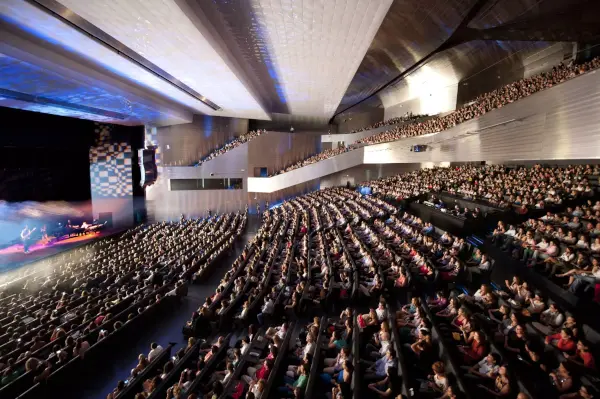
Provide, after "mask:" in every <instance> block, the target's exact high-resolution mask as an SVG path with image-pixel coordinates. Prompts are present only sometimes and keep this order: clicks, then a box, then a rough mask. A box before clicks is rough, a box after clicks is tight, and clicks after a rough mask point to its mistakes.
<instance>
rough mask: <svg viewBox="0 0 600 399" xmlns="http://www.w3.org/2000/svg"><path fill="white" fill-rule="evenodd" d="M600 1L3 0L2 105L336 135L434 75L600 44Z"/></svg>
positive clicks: (468, 72) (464, 74) (461, 76)
mask: <svg viewBox="0 0 600 399" xmlns="http://www.w3.org/2000/svg"><path fill="white" fill-rule="evenodd" d="M598 3H600V2H597V1H594V0H219V1H208V0H102V1H90V0H58V1H56V0H3V1H1V2H0V72H1V75H0V106H11V107H15V108H23V109H29V110H34V111H40V112H49V113H55V114H60V115H66V116H74V117H79V118H85V119H93V120H98V121H104V122H113V123H120V124H132V125H133V124H151V125H157V126H160V125H169V124H178V123H186V122H190V121H191V120H192V118H193V115H194V114H204V115H212V116H225V117H238V118H247V119H258V120H267V121H268V120H272V119H277V120H281V119H282V118H283V119H285V120H287V119H288V117H285V115H288V116H289V120H290V123H292V122H293V121H294V118H297V119H298V120H299V121H300V120H302V121H305V120H308V119H310V120H311V121H314V122H315V123H317V124H318V123H322V124H326V123H327V122H328V121H329V120H330V118H331V117H332V116H334V115H336V114H340V113H343V112H354V111H355V110H357V109H362V108H363V107H364V106H389V105H390V104H393V103H397V102H398V101H401V100H402V98H401V97H402V96H401V95H398V94H397V93H398V89H399V88H401V87H403V85H407V84H408V83H409V82H410V81H411V80H413V81H420V80H423V79H426V73H427V71H431V70H435V71H437V72H438V73H440V74H443V75H444V76H446V77H448V79H449V80H452V81H457V82H458V81H462V80H465V79H469V78H470V77H472V76H474V75H477V74H478V73H480V72H481V71H484V70H487V69H488V68H490V67H492V66H494V65H505V64H507V65H508V64H510V63H513V64H519V63H521V62H522V60H523V59H524V58H526V57H528V56H530V55H531V54H534V53H535V52H539V51H540V50H543V49H544V48H547V47H548V46H550V45H551V44H552V43H553V42H556V41H563V40H564V41H575V40H578V41H579V40H581V41H585V42H593V41H594V40H596V39H597V38H600V28H599V27H598V26H599V24H596V23H595V21H593V16H594V15H598V14H597V13H594V11H595V8H594V7H598V6H597V4H598ZM590 19H591V20H590ZM576 21H577V22H576ZM506 60H510V62H507V61H506ZM357 105H360V106H359V107H357ZM307 118H308V119H307Z"/></svg>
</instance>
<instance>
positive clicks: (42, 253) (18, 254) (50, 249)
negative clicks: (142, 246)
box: [0, 230, 114, 273]
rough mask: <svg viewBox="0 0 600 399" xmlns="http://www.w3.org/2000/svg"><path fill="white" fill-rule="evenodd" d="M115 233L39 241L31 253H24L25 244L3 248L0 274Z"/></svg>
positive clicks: (31, 249)
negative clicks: (47, 241)
mask: <svg viewBox="0 0 600 399" xmlns="http://www.w3.org/2000/svg"><path fill="white" fill-rule="evenodd" d="M113 233H114V231H107V230H102V231H100V232H95V233H88V234H85V235H78V236H73V237H69V238H63V239H60V240H56V241H53V242H50V243H48V244H44V243H43V242H42V241H38V242H36V243H35V244H32V245H31V246H30V247H29V253H24V252H23V244H15V245H11V246H10V247H6V248H2V249H0V273H2V272H6V271H9V270H13V269H15V268H17V267H20V266H22V265H24V264H27V263H31V262H35V261H37V260H39V259H42V258H46V257H48V256H52V255H56V254H58V253H60V252H63V251H66V250H69V249H73V248H76V247H78V246H80V245H83V244H85V243H87V242H90V241H92V240H94V239H97V238H102V237H106V236H108V235H111V234H113Z"/></svg>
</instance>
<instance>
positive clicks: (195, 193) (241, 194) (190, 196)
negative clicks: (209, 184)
mask: <svg viewBox="0 0 600 399" xmlns="http://www.w3.org/2000/svg"><path fill="white" fill-rule="evenodd" d="M247 164H248V143H245V144H242V145H241V146H239V147H237V148H234V149H233V150H231V151H229V152H227V153H225V154H223V155H220V156H218V157H216V158H215V159H212V160H210V161H208V162H205V163H204V164H202V166H199V167H194V166H171V167H159V168H158V176H159V177H158V181H157V183H155V184H154V185H153V186H151V187H149V188H148V189H147V190H146V202H147V203H148V206H147V207H148V215H149V217H150V218H151V220H172V219H176V218H178V217H179V216H180V215H181V214H182V213H183V214H184V215H186V216H204V215H206V213H207V211H208V210H209V209H210V210H211V211H213V212H232V211H237V210H238V209H242V208H244V206H246V202H247V192H248V190H247V187H246V184H247V182H246V177H247V173H248V172H247V169H246V167H247V166H246V165H247ZM200 178H214V179H223V178H242V179H243V180H244V182H243V189H242V190H186V191H170V190H169V180H170V179H200Z"/></svg>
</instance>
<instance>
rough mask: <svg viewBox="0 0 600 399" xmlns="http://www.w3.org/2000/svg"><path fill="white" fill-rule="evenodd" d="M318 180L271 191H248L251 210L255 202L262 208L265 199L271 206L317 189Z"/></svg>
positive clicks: (254, 206)
mask: <svg viewBox="0 0 600 399" xmlns="http://www.w3.org/2000/svg"><path fill="white" fill-rule="evenodd" d="M319 182H320V180H319V179H314V180H309V181H307V182H304V183H300V184H297V185H294V186H291V187H287V188H284V189H283V190H278V191H274V192H272V193H248V204H250V207H251V210H254V209H255V208H256V203H257V202H258V203H260V206H261V208H264V206H265V201H269V206H272V205H275V204H278V203H281V202H282V201H285V200H288V199H290V198H293V197H296V196H298V195H302V194H307V193H310V192H312V191H316V190H318V189H319Z"/></svg>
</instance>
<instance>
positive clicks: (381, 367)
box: [361, 348, 398, 381]
mask: <svg viewBox="0 0 600 399" xmlns="http://www.w3.org/2000/svg"><path fill="white" fill-rule="evenodd" d="M361 362H364V363H366V364H370V366H368V367H367V368H366V369H365V374H364V375H363V379H365V380H367V381H372V380H378V379H382V378H384V377H385V376H386V373H387V370H388V368H389V367H398V362H397V360H396V352H395V351H394V349H393V348H389V349H388V351H387V352H386V354H385V356H384V357H382V358H380V359H378V360H377V361H376V362H375V363H371V362H368V361H366V360H361Z"/></svg>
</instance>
